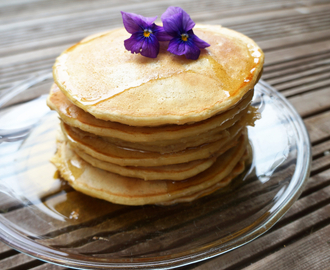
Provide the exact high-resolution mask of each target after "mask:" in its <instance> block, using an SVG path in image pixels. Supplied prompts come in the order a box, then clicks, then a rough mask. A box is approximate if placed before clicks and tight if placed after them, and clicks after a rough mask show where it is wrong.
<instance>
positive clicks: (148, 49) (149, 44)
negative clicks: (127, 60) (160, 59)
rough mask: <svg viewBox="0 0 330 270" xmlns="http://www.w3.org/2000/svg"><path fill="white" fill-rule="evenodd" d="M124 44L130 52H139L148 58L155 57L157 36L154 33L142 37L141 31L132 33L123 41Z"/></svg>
mask: <svg viewBox="0 0 330 270" xmlns="http://www.w3.org/2000/svg"><path fill="white" fill-rule="evenodd" d="M124 46H125V48H126V50H128V51H131V53H140V54H141V55H143V56H146V57H150V58H156V57H157V55H158V53H159V42H158V40H157V38H156V37H155V36H154V35H150V36H149V37H144V36H143V32H142V31H139V32H136V33H134V34H132V36H131V37H130V38H129V39H126V40H125V41H124Z"/></svg>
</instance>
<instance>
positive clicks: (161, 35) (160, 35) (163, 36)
mask: <svg viewBox="0 0 330 270" xmlns="http://www.w3.org/2000/svg"><path fill="white" fill-rule="evenodd" d="M151 30H152V32H153V34H154V35H155V36H156V37H157V39H158V40H159V41H170V40H171V39H172V37H171V36H170V35H169V34H167V33H166V32H165V30H164V28H163V27H161V26H158V25H156V24H153V27H152V28H151Z"/></svg>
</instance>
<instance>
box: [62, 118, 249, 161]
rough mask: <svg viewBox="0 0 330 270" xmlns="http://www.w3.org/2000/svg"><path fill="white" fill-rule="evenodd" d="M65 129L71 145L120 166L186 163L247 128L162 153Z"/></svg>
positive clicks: (209, 153) (206, 154)
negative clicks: (203, 142)
mask: <svg viewBox="0 0 330 270" xmlns="http://www.w3.org/2000/svg"><path fill="white" fill-rule="evenodd" d="M61 128H62V131H63V133H64V135H65V138H66V140H67V141H68V142H69V144H70V145H71V147H73V148H78V149H80V150H82V151H84V152H85V153H87V154H89V155H91V156H93V157H94V158H96V159H99V160H102V161H106V162H110V163H114V164H117V165H120V166H146V165H147V166H150V167H152V166H162V165H171V164H178V163H186V162H190V161H193V160H198V159H204V158H209V157H210V156H212V155H216V154H217V152H219V151H221V148H223V147H224V146H225V145H226V144H227V143H229V142H230V141H231V140H233V139H234V140H235V139H236V138H235V137H236V136H239V133H240V132H241V131H242V130H243V129H245V126H244V125H240V124H237V125H234V126H233V127H231V128H230V129H229V130H228V131H229V132H230V136H228V137H226V138H224V139H223V140H219V141H215V142H212V143H209V144H204V145H201V146H199V147H194V148H187V149H185V150H183V151H178V152H173V153H165V154H161V153H159V152H148V151H140V150H135V149H127V148H123V147H119V146H117V145H115V144H112V143H110V142H107V141H105V140H103V139H102V138H101V137H95V136H93V135H91V134H89V133H87V132H85V131H82V130H78V129H77V128H73V127H70V126H68V125H66V124H64V123H62V124H61Z"/></svg>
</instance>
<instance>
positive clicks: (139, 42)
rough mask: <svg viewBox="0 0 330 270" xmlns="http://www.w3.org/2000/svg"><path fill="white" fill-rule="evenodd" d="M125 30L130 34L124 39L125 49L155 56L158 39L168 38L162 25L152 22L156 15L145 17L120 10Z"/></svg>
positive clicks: (157, 48)
mask: <svg viewBox="0 0 330 270" xmlns="http://www.w3.org/2000/svg"><path fill="white" fill-rule="evenodd" d="M121 15H122V17H123V23H124V27H125V29H126V31H127V32H128V33H130V34H132V36H131V37H130V38H129V39H126V40H125V41H124V45H125V48H126V50H128V51H131V52H132V53H141V55H143V56H146V57H150V58H156V57H157V55H158V53H159V41H166V40H170V39H171V37H170V36H168V35H167V34H166V32H165V31H164V29H163V27H160V26H158V25H156V24H154V21H155V20H156V19H157V17H151V18H146V17H143V16H141V15H138V14H134V13H128V12H123V11H122V12H121Z"/></svg>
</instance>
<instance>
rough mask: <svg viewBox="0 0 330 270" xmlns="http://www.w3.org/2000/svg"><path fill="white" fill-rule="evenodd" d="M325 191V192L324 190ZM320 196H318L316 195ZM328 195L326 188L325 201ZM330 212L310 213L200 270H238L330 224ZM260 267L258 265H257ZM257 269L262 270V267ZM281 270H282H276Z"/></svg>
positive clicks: (325, 210) (295, 205) (305, 205)
mask: <svg viewBox="0 0 330 270" xmlns="http://www.w3.org/2000/svg"><path fill="white" fill-rule="evenodd" d="M324 191H325V190H324ZM318 195H319V196H321V195H320V194H318ZM329 195H330V188H327V190H326V193H325V194H323V195H322V198H323V199H325V198H326V197H329ZM309 203H310V201H309V200H308V198H307V197H306V198H305V200H304V203H303V204H304V207H308V206H309ZM299 207H301V204H300V205H299V204H294V205H293V206H292V208H291V209H293V210H292V211H294V210H295V209H297V208H299ZM329 211H330V205H326V206H325V207H323V208H321V209H319V210H317V211H315V212H312V213H310V214H308V215H306V216H303V217H300V218H298V219H297V220H295V221H293V222H291V223H289V224H287V225H286V226H284V227H281V228H279V229H277V230H275V231H274V230H272V231H271V232H269V233H267V234H266V235H264V236H262V237H260V238H257V239H256V240H254V241H253V242H251V243H249V244H246V245H244V246H242V247H240V248H239V249H236V250H234V251H232V252H229V253H226V254H223V255H221V256H220V257H217V258H214V259H211V260H208V261H206V262H204V263H203V267H201V268H202V269H218V270H221V269H240V268H241V267H242V266H244V265H246V264H249V263H250V262H251V261H254V260H257V261H258V259H259V256H261V257H263V256H264V255H266V254H269V253H272V252H273V251H274V250H276V249H280V248H282V247H283V246H284V245H286V244H287V243H288V242H290V241H293V240H294V239H296V240H299V239H301V238H303V237H304V234H305V233H306V231H310V229H311V228H312V227H313V226H315V224H319V223H322V222H330V217H329V215H328V212H329ZM259 266H260V265H259ZM188 269H198V265H196V266H191V267H189V268H188ZM259 269H264V268H263V267H261V268H259ZM267 269H268V268H267ZM277 269H282V268H277Z"/></svg>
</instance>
